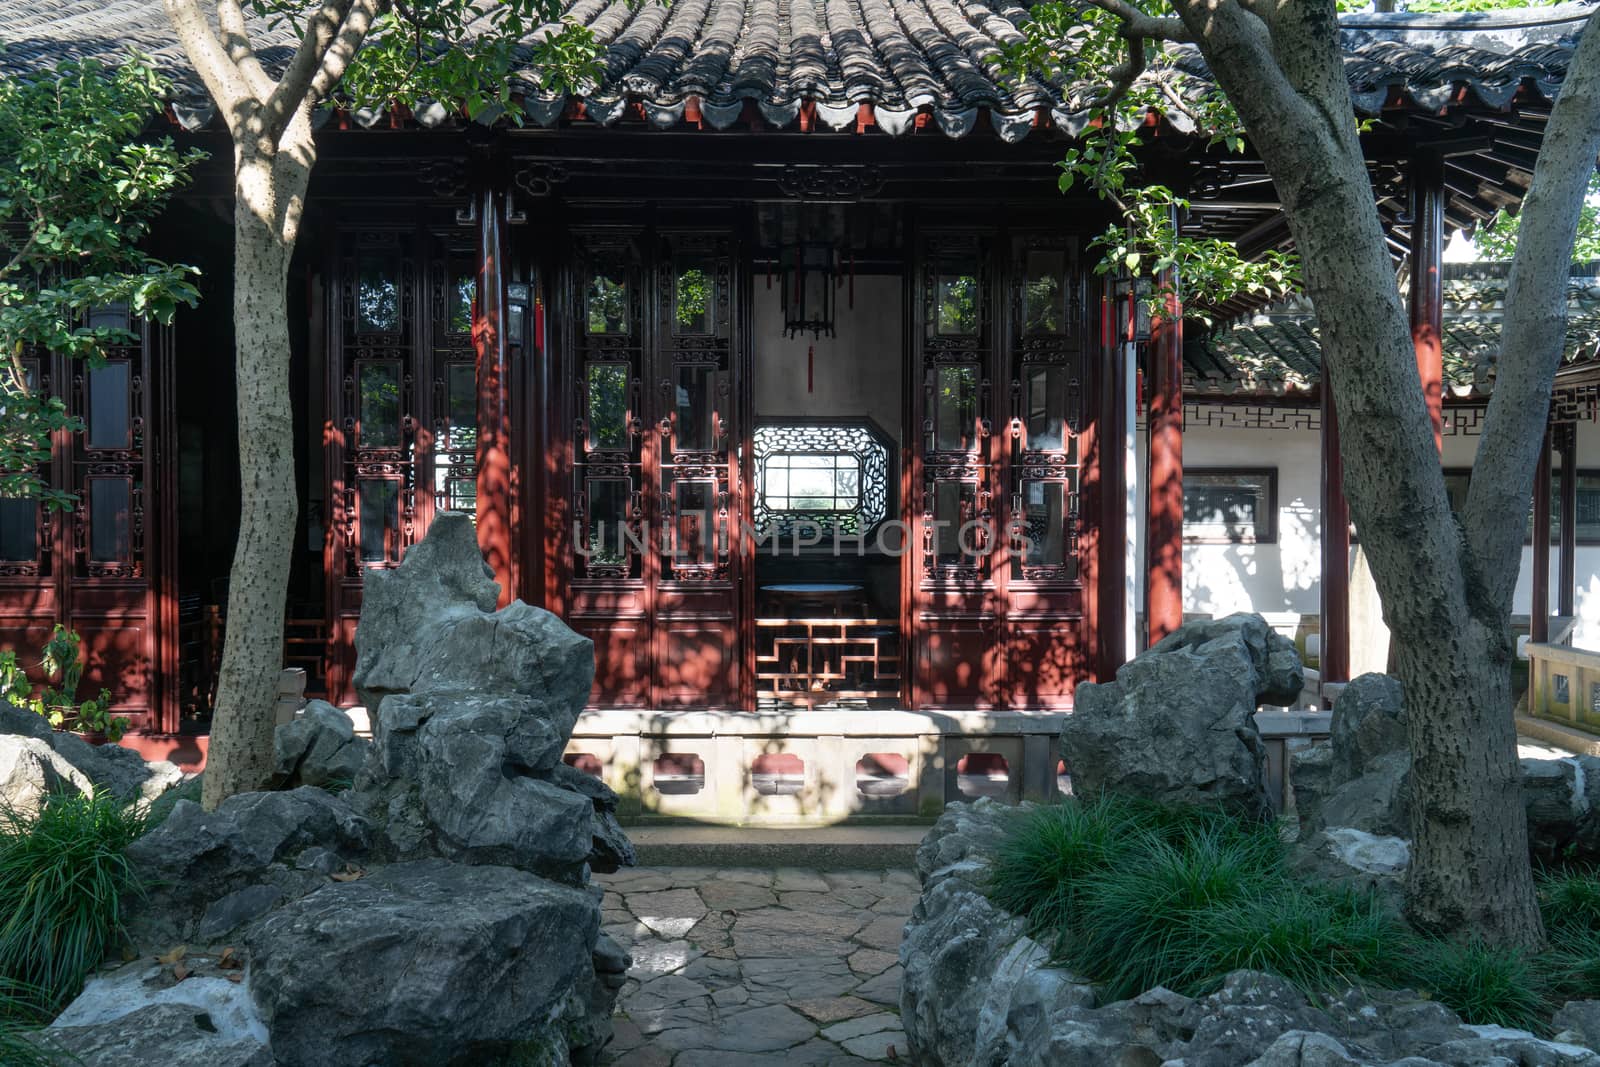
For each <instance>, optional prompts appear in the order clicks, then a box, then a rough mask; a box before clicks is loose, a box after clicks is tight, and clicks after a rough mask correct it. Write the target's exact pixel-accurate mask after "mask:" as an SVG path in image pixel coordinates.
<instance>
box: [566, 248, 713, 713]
mask: <svg viewBox="0 0 1600 1067" xmlns="http://www.w3.org/2000/svg"><path fill="white" fill-rule="evenodd" d="M733 264H734V241H733V238H732V235H731V234H729V233H726V232H718V231H716V230H709V231H708V230H706V229H705V228H696V229H694V230H692V231H690V230H667V229H663V230H659V231H650V230H645V229H639V228H632V229H627V228H607V229H590V230H580V231H577V232H575V233H574V234H573V255H572V260H571V271H570V278H569V285H568V293H567V294H566V299H565V301H564V306H565V308H566V309H567V312H568V314H567V316H566V317H567V318H568V320H569V321H568V322H567V324H566V330H565V336H566V338H567V346H568V351H569V352H570V354H571V355H570V366H571V367H572V371H573V373H572V379H571V380H572V387H571V388H572V397H571V403H572V405H573V412H574V417H573V421H572V441H571V445H570V454H571V456H572V466H571V486H572V500H573V502H574V506H573V512H572V514H573V526H574V531H575V532H574V534H573V536H572V538H571V539H570V542H569V543H570V544H571V546H572V552H571V559H570V567H571V574H572V581H571V583H570V587H569V588H568V589H567V590H565V597H564V600H565V605H564V606H565V611H566V615H567V620H568V622H569V623H570V624H571V625H572V626H573V627H574V628H575V629H577V630H578V631H579V632H580V633H583V634H586V635H587V636H589V637H590V638H592V639H593V640H594V642H595V690H594V694H593V700H594V702H595V703H596V704H598V705H602V706H610V707H645V706H653V707H674V706H685V705H689V706H697V707H737V706H739V704H740V700H741V696H740V685H741V672H740V660H741V649H742V644H741V640H740V621H741V618H742V616H743V612H742V611H741V610H740V605H741V595H742V594H741V590H740V588H739V584H738V579H739V575H740V573H741V558H740V539H739V521H740V516H741V515H742V514H743V489H742V482H743V479H742V476H741V471H740V462H741V458H740V455H739V451H738V446H739V442H740V441H741V439H742V437H741V434H742V426H743V422H744V420H743V418H742V408H741V406H740V405H739V404H738V403H737V400H738V397H739V394H738V392H737V389H736V387H737V386H738V385H739V383H738V382H736V378H737V377H739V375H737V374H736V367H737V360H736V347H735V343H734V338H735V328H734V323H735V316H734V304H735V299H734V292H733V289H734V284H733V282H734V270H733ZM554 513H556V514H559V512H558V511H557V512H554Z"/></svg>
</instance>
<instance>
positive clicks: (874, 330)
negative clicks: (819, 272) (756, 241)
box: [750, 274, 904, 441]
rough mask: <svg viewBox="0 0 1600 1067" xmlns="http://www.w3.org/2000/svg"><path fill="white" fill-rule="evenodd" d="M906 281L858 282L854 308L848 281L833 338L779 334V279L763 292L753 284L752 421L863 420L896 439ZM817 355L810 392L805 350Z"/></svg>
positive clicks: (860, 278)
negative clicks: (753, 396) (802, 419)
mask: <svg viewBox="0 0 1600 1067" xmlns="http://www.w3.org/2000/svg"><path fill="white" fill-rule="evenodd" d="M903 284H904V283H903V281H902V279H901V278H899V277H898V276H895V275H881V274H874V275H857V277H856V280H855V307H854V308H851V307H849V306H848V293H849V289H848V285H849V283H848V281H847V282H846V285H845V286H844V287H841V288H840V289H839V291H838V314H837V315H836V316H835V320H834V321H835V330H834V333H835V336H834V337H824V338H821V339H816V340H814V339H812V337H811V336H810V335H809V334H805V335H802V336H800V337H794V338H789V337H785V336H784V335H783V301H782V297H781V294H780V293H779V291H778V279H777V278H776V276H774V278H773V285H772V288H771V289H768V288H767V286H766V283H765V279H764V276H763V275H759V274H758V275H757V276H756V280H755V301H754V308H753V309H752V310H753V314H752V316H751V336H750V345H751V352H752V355H753V357H754V358H753V363H754V365H755V383H754V385H755V412H756V420H757V421H758V422H759V421H763V420H770V419H780V418H794V417H804V418H841V417H843V418H853V417H859V416H862V415H867V416H870V417H871V418H872V420H873V421H874V422H876V423H877V424H878V425H879V426H880V427H882V428H883V430H884V432H886V433H887V434H888V435H889V436H890V437H891V438H893V439H894V440H896V441H899V440H901V425H900V421H901V420H900V406H901V403H902V398H903V392H902V390H901V384H900V377H901V364H902V363H903V362H904V359H903V352H902V347H901V335H902V332H903V330H902V328H903V322H902V320H901V306H902V303H903V298H904V293H903ZM808 347H814V348H815V357H814V360H815V365H814V373H813V375H812V382H811V389H810V390H809V391H808V390H807V389H806V349H807V348H808Z"/></svg>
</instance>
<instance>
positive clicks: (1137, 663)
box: [1061, 614, 1303, 817]
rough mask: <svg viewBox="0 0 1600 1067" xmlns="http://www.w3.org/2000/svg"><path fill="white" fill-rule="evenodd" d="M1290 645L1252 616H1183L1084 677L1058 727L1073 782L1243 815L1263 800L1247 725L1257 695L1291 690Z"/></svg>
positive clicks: (1296, 663)
mask: <svg viewBox="0 0 1600 1067" xmlns="http://www.w3.org/2000/svg"><path fill="white" fill-rule="evenodd" d="M1302 673H1303V672H1302V669H1301V666H1300V659H1299V657H1298V656H1297V655H1296V654H1295V651H1294V646H1293V645H1292V644H1291V643H1290V642H1289V641H1288V639H1287V638H1284V637H1282V636H1280V635H1278V634H1277V633H1275V632H1274V631H1273V630H1272V629H1271V627H1269V626H1268V625H1267V624H1266V621H1265V620H1263V619H1262V618H1261V616H1259V615H1244V614H1240V615H1230V616H1228V617H1227V618H1225V619H1217V620H1212V621H1205V622H1196V623H1190V624H1189V625H1187V626H1184V627H1182V628H1180V629H1178V630H1176V631H1175V632H1173V633H1171V634H1169V635H1168V636H1167V637H1166V638H1165V639H1164V640H1162V641H1161V642H1159V643H1158V644H1156V645H1155V646H1154V647H1153V648H1151V649H1149V650H1147V651H1145V652H1143V653H1141V654H1140V655H1138V656H1136V657H1135V658H1134V659H1132V660H1130V661H1129V662H1127V663H1125V664H1123V665H1122V667H1121V668H1120V669H1119V670H1118V671H1117V679H1116V681H1114V682H1110V683H1107V684H1104V685H1095V684H1092V683H1086V684H1084V685H1080V686H1079V687H1078V689H1077V694H1076V706H1075V708H1074V710H1073V713H1072V714H1071V715H1069V716H1067V719H1066V723H1065V725H1064V726H1063V727H1062V730H1061V754H1062V757H1063V759H1064V760H1065V762H1066V765H1067V770H1068V772H1069V773H1070V774H1071V775H1072V787H1073V791H1074V792H1076V793H1079V794H1080V795H1094V794H1097V793H1100V792H1102V791H1106V792H1124V793H1130V794H1133V795H1137V796H1140V797H1145V798H1148V799H1151V800H1157V801H1162V802H1164V803H1173V804H1193V803H1205V804H1216V805H1220V806H1223V807H1227V808H1229V809H1231V810H1233V811H1236V812H1239V813H1242V814H1245V815H1249V816H1252V817H1264V816H1265V815H1266V814H1267V813H1268V812H1269V811H1270V810H1271V809H1270V805H1269V803H1268V800H1267V792H1266V787H1265V784H1264V775H1263V769H1264V765H1265V761H1266V749H1265V747H1264V746H1263V744H1262V742H1261V733H1260V731H1259V730H1258V729H1257V728H1256V722H1255V712H1256V708H1257V707H1258V706H1260V705H1261V704H1272V703H1279V704H1287V703H1290V702H1292V701H1293V700H1294V699H1295V698H1296V697H1298V696H1299V694H1300V688H1301V684H1302V683H1301V677H1302Z"/></svg>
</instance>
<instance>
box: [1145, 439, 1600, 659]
mask: <svg viewBox="0 0 1600 1067" xmlns="http://www.w3.org/2000/svg"><path fill="white" fill-rule="evenodd" d="M1137 444H1138V448H1139V450H1140V465H1141V471H1142V470H1143V458H1144V455H1145V452H1144V450H1145V447H1146V438H1145V434H1144V431H1143V430H1142V429H1141V430H1140V432H1139V433H1138V435H1137ZM1477 447H1478V438H1477V437H1469V436H1460V437H1446V438H1445V439H1444V464H1445V466H1446V467H1470V466H1471V465H1472V458H1473V454H1474V453H1475V451H1476V450H1477ZM1321 461H1322V459H1321V441H1320V434H1319V433H1318V432H1317V431H1315V430H1223V429H1217V428H1213V427H1207V426H1190V427H1188V428H1186V429H1185V431H1184V435H1183V462H1184V466H1185V467H1186V468H1196V467H1275V468H1277V471H1278V542H1277V544H1272V545H1244V544H1241V545H1192V544H1186V545H1184V549H1183V608H1184V611H1185V612H1187V613H1195V614H1204V615H1226V614H1228V613H1230V612H1234V611H1258V612H1261V613H1262V614H1263V615H1265V616H1267V617H1268V618H1269V619H1271V620H1272V621H1273V622H1274V623H1275V624H1278V625H1280V626H1281V627H1285V628H1289V629H1292V628H1293V627H1294V626H1295V625H1296V624H1297V622H1298V620H1299V618H1300V616H1301V615H1315V614H1318V613H1319V612H1320V610H1321V596H1322V588H1321V587H1322V582H1321V574H1322V560H1321V536H1322V524H1321V507H1320V503H1321V488H1320V486H1321ZM1578 465H1579V467H1591V468H1592V467H1600V427H1597V426H1595V425H1594V424H1592V423H1580V424H1579V426H1578ZM1143 501H1144V494H1143V492H1142V489H1141V492H1140V495H1139V514H1138V517H1137V518H1138V544H1137V545H1136V552H1137V555H1136V557H1135V558H1137V559H1139V560H1143V558H1144V514H1143ZM1556 556H1557V553H1556V548H1555V546H1554V545H1552V546H1551V550H1550V606H1551V610H1552V611H1553V610H1555V608H1556V606H1557V604H1558V601H1559V598H1558V595H1557V584H1556V582H1557V578H1558V574H1557V569H1556V568H1557V565H1558V561H1557V558H1556ZM1532 573H1533V551H1532V548H1531V546H1530V547H1525V548H1524V549H1523V552H1522V562H1521V565H1520V568H1519V571H1518V578H1517V590H1516V597H1515V600H1514V602H1513V606H1512V611H1513V613H1514V614H1517V615H1524V616H1525V615H1527V614H1528V612H1529V610H1530V607H1531V603H1532V593H1531V589H1532V584H1531V576H1532ZM1575 575H1576V586H1577V591H1576V595H1575V598H1574V608H1575V610H1576V611H1577V613H1578V615H1579V617H1580V618H1582V619H1584V620H1586V622H1587V623H1588V625H1587V626H1584V627H1583V628H1582V629H1583V630H1584V631H1586V633H1587V640H1588V643H1589V644H1590V645H1591V647H1596V648H1600V546H1583V545H1580V546H1578V550H1577V558H1576V566H1575ZM1135 600H1136V602H1137V604H1138V607H1139V610H1140V611H1143V609H1144V588H1143V580H1142V575H1141V579H1140V581H1139V582H1137V583H1135Z"/></svg>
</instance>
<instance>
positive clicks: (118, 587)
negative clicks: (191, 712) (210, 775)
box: [0, 306, 178, 732]
mask: <svg viewBox="0 0 1600 1067" xmlns="http://www.w3.org/2000/svg"><path fill="white" fill-rule="evenodd" d="M89 325H92V326H105V327H115V328H120V329H131V330H132V331H133V332H134V333H135V334H136V335H137V337H138V341H137V342H136V343H134V344H128V345H120V346H116V347H113V348H112V349H111V350H110V351H109V352H108V353H107V359H106V361H105V363H104V364H103V365H101V366H98V367H91V366H89V365H87V364H86V363H84V362H82V361H77V360H69V359H67V358H65V357H62V356H57V355H54V354H52V353H48V352H41V351H35V352H30V353H28V354H27V355H26V357H25V358H24V361H23V362H24V366H25V368H26V370H27V373H28V377H29V379H30V384H31V385H32V386H33V387H35V388H38V389H42V390H44V391H45V392H47V393H48V392H52V391H54V392H56V393H57V394H58V395H60V396H61V397H62V399H63V400H64V401H65V403H66V405H67V410H68V413H69V414H71V415H73V416H76V417H77V418H78V419H79V420H80V421H81V423H82V426H83V428H82V429H81V430H80V431H78V432H76V433H71V432H67V431H58V432H57V433H56V435H55V438H54V441H53V442H52V444H53V447H52V458H51V461H50V464H49V470H48V472H47V479H48V482H49V484H50V485H51V486H52V487H53V488H55V489H60V490H66V491H68V492H70V493H73V494H74V495H75V496H76V498H77V500H76V503H75V504H74V505H73V506H72V507H71V508H70V509H69V510H65V511H51V510H49V509H46V508H44V507H41V506H40V505H39V504H37V503H35V502H33V501H24V500H0V646H3V647H8V648H14V649H16V650H17V651H18V653H19V657H20V658H21V659H22V660H23V662H24V663H26V664H28V665H29V666H30V667H31V666H32V665H33V663H34V661H35V660H36V658H37V655H38V652H39V650H40V649H41V648H42V647H43V645H44V643H45V641H47V640H48V639H49V637H50V632H51V629H52V628H53V627H54V626H55V625H56V624H57V623H60V624H62V625H65V626H68V627H70V628H71V629H73V630H76V631H77V633H78V634H79V636H80V637H82V639H83V655H84V661H85V670H84V675H83V680H82V684H81V685H80V687H79V695H80V697H84V698H87V697H90V696H93V695H95V694H97V693H98V692H99V690H100V689H101V688H105V689H108V690H110V692H111V698H112V706H113V708H114V709H115V710H116V712H117V713H118V714H122V715H126V716H128V717H129V718H130V719H131V720H132V721H133V724H134V727H135V728H136V729H141V730H144V731H146V732H174V731H176V730H177V729H178V702H177V695H178V694H177V663H176V654H175V652H176V640H175V636H176V627H177V596H176V592H175V590H174V589H173V588H172V583H173V581H174V580H175V579H174V568H173V567H172V565H171V557H172V551H173V545H172V530H171V529H170V524H169V523H168V522H167V521H166V520H167V518H169V513H170V510H171V509H166V510H163V509H161V508H160V507H157V506H156V502H157V501H161V500H169V499H172V493H173V491H174V487H173V486H172V485H171V484H170V483H171V481H172V471H173V468H175V466H176V464H175V463H171V462H168V463H166V464H162V463H161V462H160V457H161V449H162V448H163V447H164V446H165V443H166V442H168V441H170V440H171V437H172V435H171V433H170V432H169V431H170V422H171V419H172V410H171V408H172V405H171V404H170V403H163V404H160V405H158V404H157V403H156V394H157V393H158V392H159V393H160V395H161V396H163V397H166V398H168V399H170V396H171V382H172V343H171V331H170V330H165V329H160V328H152V327H149V326H147V325H143V324H141V323H139V322H137V321H134V320H131V319H130V317H129V315H128V313H127V309H126V308H124V307H121V306H117V307H108V308H103V309H101V310H99V311H97V312H95V313H94V314H93V315H92V316H91V317H90V321H89ZM163 632H170V633H172V634H173V635H174V639H173V640H172V641H168V642H167V643H166V645H167V647H163V643H162V642H161V641H160V640H159V636H160V634H162V633H163Z"/></svg>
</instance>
